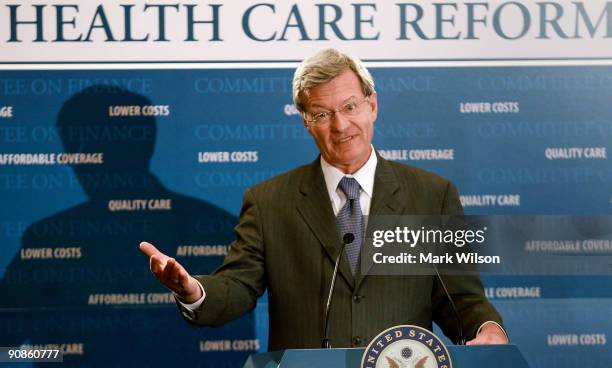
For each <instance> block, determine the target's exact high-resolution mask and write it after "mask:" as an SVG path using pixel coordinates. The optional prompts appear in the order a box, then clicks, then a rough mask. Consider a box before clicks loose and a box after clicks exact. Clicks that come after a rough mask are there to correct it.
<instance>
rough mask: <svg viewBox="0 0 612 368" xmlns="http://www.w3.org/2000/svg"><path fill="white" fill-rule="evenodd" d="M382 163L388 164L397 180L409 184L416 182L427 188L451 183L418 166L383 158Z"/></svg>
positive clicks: (445, 185) (444, 186)
mask: <svg viewBox="0 0 612 368" xmlns="http://www.w3.org/2000/svg"><path fill="white" fill-rule="evenodd" d="M383 165H388V167H389V168H391V169H392V170H393V172H394V173H395V175H396V177H397V179H398V181H400V182H404V183H409V184H410V185H411V186H414V185H415V184H417V185H422V186H424V187H429V188H446V187H447V186H448V185H449V184H451V182H450V180H449V179H447V178H445V177H443V176H440V175H438V174H435V173H432V172H430V171H427V170H424V169H421V168H418V167H414V166H410V165H406V164H403V163H400V162H396V161H389V160H384V161H383Z"/></svg>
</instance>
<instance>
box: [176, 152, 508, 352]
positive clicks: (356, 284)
mask: <svg viewBox="0 0 612 368" xmlns="http://www.w3.org/2000/svg"><path fill="white" fill-rule="evenodd" d="M458 213H462V208H461V204H460V202H459V198H458V194H457V190H456V189H455V187H454V186H453V184H452V183H451V182H449V181H448V180H446V179H443V178H441V177H439V176H436V175H434V174H431V173H428V172H425V171H423V170H419V169H416V168H412V167H409V166H406V165H402V164H398V163H395V162H391V161H386V160H384V159H382V158H381V157H380V156H379V158H378V165H377V167H376V174H375V181H374V193H373V198H372V204H371V210H370V215H402V214H403V215H409V214H427V215H430V214H431V215H435V214H458ZM235 232H236V236H237V238H236V241H235V242H234V243H233V244H232V246H231V250H230V252H229V254H228V256H227V257H226V259H225V262H224V264H223V265H222V266H221V267H220V268H219V269H218V270H217V271H216V272H215V273H214V274H213V275H212V276H198V277H197V279H198V280H199V281H200V282H201V283H202V285H203V286H204V289H205V291H206V298H205V300H204V302H203V304H202V305H201V307H200V308H199V309H198V310H197V311H195V313H191V316H192V318H188V320H189V321H190V323H193V324H196V325H203V326H206V325H212V326H215V325H220V324H223V323H225V322H227V321H230V320H232V319H235V318H238V317H240V316H241V315H243V314H244V313H246V312H248V311H250V310H251V309H253V308H254V306H255V303H256V301H257V298H258V297H260V296H261V295H262V294H263V293H264V291H265V290H266V288H267V289H268V293H269V315H270V317H269V318H270V338H269V349H270V350H276V349H281V348H317V347H319V346H320V344H321V336H322V331H323V327H324V322H323V319H324V311H325V300H326V297H327V293H328V288H329V284H330V279H331V276H332V272H333V267H334V260H335V258H336V256H337V254H338V252H339V250H340V247H341V237H340V233H339V230H338V228H337V225H336V218H335V216H334V213H333V211H332V208H331V204H330V198H329V195H328V193H327V189H326V187H325V180H324V178H323V172H322V170H321V165H320V161H319V159H317V160H315V161H314V162H313V163H312V164H310V165H305V166H302V167H299V168H297V169H295V170H292V171H290V172H287V173H285V174H282V175H280V176H277V177H275V178H272V179H270V180H268V181H265V182H263V183H261V184H259V185H257V186H255V187H253V188H251V189H249V190H248V191H247V192H246V193H245V195H244V203H243V207H242V211H241V214H240V223H239V224H238V225H237V227H236V228H235ZM445 281H446V283H447V287H448V289H449V291H450V293H451V294H452V295H453V298H454V301H455V304H456V306H457V309H458V310H459V313H460V315H461V317H462V319H463V324H464V334H465V336H466V337H467V338H472V337H473V336H474V335H475V334H476V331H477V329H478V327H479V326H480V325H481V324H482V323H483V322H485V321H489V320H491V321H496V322H498V323H500V324H501V318H500V316H499V314H498V313H497V312H496V311H495V309H494V308H493V306H492V305H490V304H489V303H488V301H487V299H486V297H485V296H484V293H483V288H482V284H481V282H480V280H479V278H478V277H474V276H461V277H458V276H453V277H445ZM331 313H332V317H331V325H330V335H331V342H332V345H333V346H334V347H351V346H364V345H367V344H368V342H369V341H370V339H372V338H373V337H374V336H376V335H377V334H378V333H380V332H381V331H382V330H384V329H387V328H389V327H391V326H394V325H399V324H415V325H420V326H422V327H425V328H428V329H431V328H432V321H435V322H436V323H437V324H438V325H439V326H440V327H441V328H442V329H443V330H444V333H445V334H446V335H447V336H449V337H450V338H451V339H452V340H454V341H456V340H457V338H458V334H457V322H456V319H455V317H454V315H453V313H452V310H451V308H450V306H449V303H448V300H447V298H446V297H445V294H444V292H443V290H442V287H441V286H440V283H439V281H438V279H437V278H435V277H433V276H374V275H368V276H361V275H358V276H356V277H353V276H352V275H351V273H350V270H349V266H348V263H347V261H346V256H345V255H343V258H342V261H341V264H340V276H339V277H338V280H337V284H336V290H335V299H334V303H333V304H332V309H331ZM184 315H185V314H184Z"/></svg>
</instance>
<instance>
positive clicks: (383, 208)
mask: <svg viewBox="0 0 612 368" xmlns="http://www.w3.org/2000/svg"><path fill="white" fill-rule="evenodd" d="M376 154H377V156H378V164H377V165H376V173H375V174H374V190H373V194H372V203H371V205H370V214H369V216H377V215H400V214H402V213H404V212H405V211H404V207H405V206H406V204H407V203H408V206H409V207H411V206H412V203H414V199H413V198H411V196H412V193H404V191H403V190H402V189H401V187H400V185H399V180H398V178H397V176H396V174H395V171H394V170H393V168H392V167H391V164H390V163H389V162H388V161H387V160H385V159H383V158H382V157H381V156H380V155H378V152H377V153H376ZM408 210H409V208H408ZM408 213H411V212H408ZM371 223H372V222H371V221H369V222H368V226H370V225H369V224H371ZM369 233H371V232H370V231H366V234H369ZM362 246H365V244H362ZM362 254H363V253H362ZM368 264H369V267H368V268H367V270H365V271H366V272H365V273H363V274H362V273H361V272H358V274H357V276H356V281H355V289H358V288H359V286H360V285H361V283H362V282H363V280H364V279H365V278H366V276H367V274H368V271H369V270H370V268H371V267H372V263H371V262H368ZM360 268H361V267H360Z"/></svg>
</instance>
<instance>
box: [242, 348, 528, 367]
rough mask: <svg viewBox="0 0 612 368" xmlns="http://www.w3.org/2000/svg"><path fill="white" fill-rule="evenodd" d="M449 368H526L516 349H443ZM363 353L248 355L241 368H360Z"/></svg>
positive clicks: (320, 351)
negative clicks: (449, 358) (451, 366)
mask: <svg viewBox="0 0 612 368" xmlns="http://www.w3.org/2000/svg"><path fill="white" fill-rule="evenodd" d="M446 348H447V349H448V352H449V354H450V356H451V360H452V362H453V368H478V367H495V368H529V365H528V364H527V361H526V360H525V358H524V357H523V355H522V354H521V352H520V351H519V350H518V348H517V347H516V345H477V346H458V345H451V346H447V347H446ZM364 350H365V349H363V348H355V349H288V350H280V351H272V352H268V353H259V354H253V355H251V356H250V357H249V358H248V359H247V361H246V363H245V364H244V367H243V368H360V364H361V355H362V354H363V352H364Z"/></svg>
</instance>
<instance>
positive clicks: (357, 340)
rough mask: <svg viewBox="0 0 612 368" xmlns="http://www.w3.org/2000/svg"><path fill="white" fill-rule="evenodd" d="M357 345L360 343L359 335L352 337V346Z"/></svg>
mask: <svg viewBox="0 0 612 368" xmlns="http://www.w3.org/2000/svg"><path fill="white" fill-rule="evenodd" d="M359 345H361V337H359V336H355V337H353V346H359Z"/></svg>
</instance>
